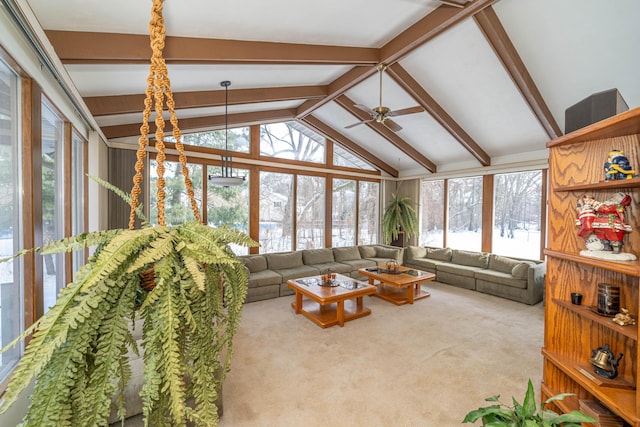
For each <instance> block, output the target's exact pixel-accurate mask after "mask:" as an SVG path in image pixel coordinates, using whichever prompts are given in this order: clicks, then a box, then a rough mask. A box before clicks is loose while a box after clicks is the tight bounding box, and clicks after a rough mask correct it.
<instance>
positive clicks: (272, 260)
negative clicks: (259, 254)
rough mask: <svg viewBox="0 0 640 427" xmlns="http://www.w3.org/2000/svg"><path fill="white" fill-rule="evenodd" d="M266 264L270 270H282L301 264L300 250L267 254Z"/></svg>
mask: <svg viewBox="0 0 640 427" xmlns="http://www.w3.org/2000/svg"><path fill="white" fill-rule="evenodd" d="M265 256H266V258H267V264H268V265H269V269H270V270H282V269H284V268H293V267H300V266H302V265H303V264H302V252H285V253H276V254H267V255H265Z"/></svg>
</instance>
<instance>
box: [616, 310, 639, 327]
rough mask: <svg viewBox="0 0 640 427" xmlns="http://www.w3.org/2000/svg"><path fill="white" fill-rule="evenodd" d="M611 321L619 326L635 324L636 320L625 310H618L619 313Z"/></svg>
mask: <svg viewBox="0 0 640 427" xmlns="http://www.w3.org/2000/svg"><path fill="white" fill-rule="evenodd" d="M612 320H613V321H614V322H615V323H617V324H618V325H620V326H625V325H635V324H636V320H635V319H634V318H633V317H631V315H630V314H629V310H627V309H626V308H620V313H618V314H616V316H615V317H614V318H613V319H612Z"/></svg>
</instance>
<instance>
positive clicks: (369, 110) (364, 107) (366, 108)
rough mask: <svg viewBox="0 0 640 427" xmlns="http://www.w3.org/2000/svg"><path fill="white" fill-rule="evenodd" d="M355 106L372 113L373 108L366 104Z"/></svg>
mask: <svg viewBox="0 0 640 427" xmlns="http://www.w3.org/2000/svg"><path fill="white" fill-rule="evenodd" d="M353 106H354V107H356V108H359V109H360V110H362V111H366V112H367V113H369V114H371V111H372V109H371V108H369V107H367V106H366V105H362V104H354V105H353Z"/></svg>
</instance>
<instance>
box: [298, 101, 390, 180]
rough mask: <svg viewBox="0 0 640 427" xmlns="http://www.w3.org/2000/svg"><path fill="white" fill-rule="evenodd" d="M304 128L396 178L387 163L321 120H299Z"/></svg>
mask: <svg viewBox="0 0 640 427" xmlns="http://www.w3.org/2000/svg"><path fill="white" fill-rule="evenodd" d="M300 121H301V122H302V123H304V125H305V126H308V127H310V128H311V129H313V130H315V131H316V132H318V133H319V134H321V135H323V136H324V137H325V138H327V139H330V140H333V141H335V142H337V143H338V144H340V145H341V146H342V147H344V148H345V149H346V150H348V151H350V152H352V153H353V154H355V155H356V156H358V157H360V158H362V159H364V160H366V161H367V162H369V163H370V164H371V165H372V166H375V167H376V168H378V169H379V170H381V171H383V172H386V173H388V174H389V175H391V176H392V177H394V178H397V177H398V170H397V169H395V168H393V167H392V166H390V165H389V164H388V163H386V162H384V161H383V160H381V159H380V158H378V157H376V156H374V155H373V154H371V152H370V151H368V150H367V149H366V148H364V147H362V146H360V145H358V144H357V143H355V142H354V141H352V140H351V139H349V138H348V137H346V136H344V135H343V134H341V133H340V132H338V131H336V130H335V129H333V128H332V127H331V126H329V125H327V124H326V123H324V122H323V121H322V120H320V119H318V118H317V117H315V116H313V115H312V114H310V115H308V116H306V117H305V118H303V119H300Z"/></svg>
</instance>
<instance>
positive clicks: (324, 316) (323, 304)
mask: <svg viewBox="0 0 640 427" xmlns="http://www.w3.org/2000/svg"><path fill="white" fill-rule="evenodd" d="M287 286H289V287H290V288H291V289H293V290H294V291H295V293H296V300H295V301H294V302H293V303H291V306H292V307H293V308H294V310H295V311H296V314H302V315H304V316H305V317H307V318H308V319H310V320H311V321H313V322H314V323H315V324H316V325H318V326H320V327H322V328H327V327H329V326H333V325H340V326H344V322H347V321H349V320H353V319H357V318H359V317H363V316H368V315H369V314H370V313H371V309H369V308H367V307H365V306H364V302H363V301H362V297H364V296H365V295H373V294H375V293H376V287H375V286H372V285H370V284H367V283H364V282H360V281H358V280H355V279H353V278H351V277H347V276H343V275H342V274H336V275H335V279H334V280H333V281H331V282H329V283H326V284H325V283H324V282H323V281H322V280H321V278H320V276H311V277H304V278H301V279H295V280H289V281H287ZM303 297H305V298H304V299H303Z"/></svg>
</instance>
